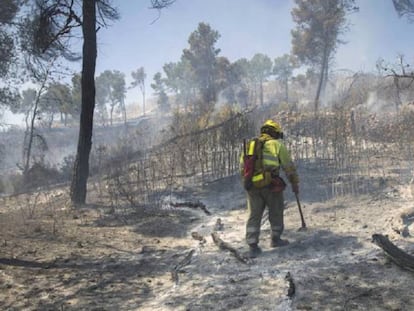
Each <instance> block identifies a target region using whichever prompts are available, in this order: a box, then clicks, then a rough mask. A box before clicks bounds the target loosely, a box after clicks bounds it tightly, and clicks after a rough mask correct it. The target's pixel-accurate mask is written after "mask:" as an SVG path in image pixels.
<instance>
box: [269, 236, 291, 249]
mask: <svg viewBox="0 0 414 311" xmlns="http://www.w3.org/2000/svg"><path fill="white" fill-rule="evenodd" d="M286 245H289V241H288V240H282V239H281V238H280V237H276V238H272V241H271V242H270V247H282V246H286Z"/></svg>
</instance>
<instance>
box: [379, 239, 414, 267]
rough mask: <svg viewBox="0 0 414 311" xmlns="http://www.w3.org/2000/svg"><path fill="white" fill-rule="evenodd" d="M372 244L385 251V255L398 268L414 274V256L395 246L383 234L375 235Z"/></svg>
mask: <svg viewBox="0 0 414 311" xmlns="http://www.w3.org/2000/svg"><path fill="white" fill-rule="evenodd" d="M372 242H373V243H374V244H376V245H378V246H379V247H381V248H382V249H383V251H384V252H385V254H386V255H387V256H388V257H389V258H390V259H391V260H392V261H393V262H394V263H395V264H396V265H398V266H400V267H401V268H403V269H406V270H409V271H412V272H414V256H412V255H410V254H408V253H406V252H405V251H403V250H402V249H400V248H398V247H397V246H396V245H394V244H393V243H392V242H391V241H390V240H389V239H388V237H387V236H385V235H382V234H378V233H376V234H373V235H372Z"/></svg>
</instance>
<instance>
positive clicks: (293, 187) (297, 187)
mask: <svg viewBox="0 0 414 311" xmlns="http://www.w3.org/2000/svg"><path fill="white" fill-rule="evenodd" d="M292 191H293V193H295V194H299V184H292Z"/></svg>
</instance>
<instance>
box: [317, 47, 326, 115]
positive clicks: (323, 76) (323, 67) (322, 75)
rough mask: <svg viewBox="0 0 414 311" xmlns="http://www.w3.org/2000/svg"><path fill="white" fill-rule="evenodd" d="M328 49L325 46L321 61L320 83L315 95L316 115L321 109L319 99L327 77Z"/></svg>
mask: <svg viewBox="0 0 414 311" xmlns="http://www.w3.org/2000/svg"><path fill="white" fill-rule="evenodd" d="M328 59H329V57H328V51H327V49H326V48H325V50H324V52H323V57H322V63H321V72H320V75H319V83H318V89H317V90H316V96H315V111H314V112H315V115H316V114H317V113H318V111H319V100H320V96H321V91H322V87H323V85H324V82H325V79H326V68H327V66H328Z"/></svg>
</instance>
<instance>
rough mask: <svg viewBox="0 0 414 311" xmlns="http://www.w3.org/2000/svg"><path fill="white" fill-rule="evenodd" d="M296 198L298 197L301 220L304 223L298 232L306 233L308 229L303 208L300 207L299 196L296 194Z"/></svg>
mask: <svg viewBox="0 0 414 311" xmlns="http://www.w3.org/2000/svg"><path fill="white" fill-rule="evenodd" d="M295 197H296V202H297V203H298V208H299V213H300V220H301V221H302V226H301V227H300V228H299V230H298V231H306V230H307V228H306V223H305V218H303V213H302V208H301V207H300V202H299V196H298V194H297V193H295Z"/></svg>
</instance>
